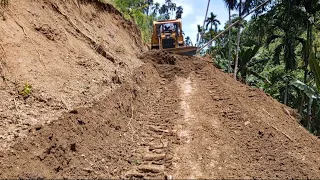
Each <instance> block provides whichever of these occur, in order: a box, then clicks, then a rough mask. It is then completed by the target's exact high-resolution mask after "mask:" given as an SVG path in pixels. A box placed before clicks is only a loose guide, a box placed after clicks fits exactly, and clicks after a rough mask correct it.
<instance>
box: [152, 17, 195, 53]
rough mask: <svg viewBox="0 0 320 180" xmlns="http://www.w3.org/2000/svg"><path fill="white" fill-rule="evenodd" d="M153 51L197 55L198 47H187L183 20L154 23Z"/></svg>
mask: <svg viewBox="0 0 320 180" xmlns="http://www.w3.org/2000/svg"><path fill="white" fill-rule="evenodd" d="M151 49H162V50H166V51H169V52H173V53H178V54H187V55H195V54H196V49H197V48H196V47H186V45H185V41H184V36H183V33H182V22H181V19H176V20H164V21H154V22H153V33H152V40H151Z"/></svg>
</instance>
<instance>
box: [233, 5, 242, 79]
mask: <svg viewBox="0 0 320 180" xmlns="http://www.w3.org/2000/svg"><path fill="white" fill-rule="evenodd" d="M238 9H239V18H240V22H239V24H238V35H237V36H238V37H237V50H236V62H235V65H234V74H233V78H234V79H235V80H237V73H238V64H239V52H240V37H241V25H240V23H241V1H240V4H239V7H238Z"/></svg>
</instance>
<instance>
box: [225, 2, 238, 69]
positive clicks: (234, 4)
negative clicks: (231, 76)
mask: <svg viewBox="0 0 320 180" xmlns="http://www.w3.org/2000/svg"><path fill="white" fill-rule="evenodd" d="M224 2H225V4H226V6H227V7H228V10H229V25H231V11H232V10H234V9H235V7H236V6H237V0H224ZM228 46H229V56H228V60H229V64H228V73H230V72H231V52H232V45H231V28H230V29H229V36H228Z"/></svg>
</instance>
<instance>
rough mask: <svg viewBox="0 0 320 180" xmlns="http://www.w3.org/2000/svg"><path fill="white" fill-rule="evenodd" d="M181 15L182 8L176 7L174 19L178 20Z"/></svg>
mask: <svg viewBox="0 0 320 180" xmlns="http://www.w3.org/2000/svg"><path fill="white" fill-rule="evenodd" d="M182 14H183V8H182V6H179V7H177V11H176V19H180V18H181V17H182Z"/></svg>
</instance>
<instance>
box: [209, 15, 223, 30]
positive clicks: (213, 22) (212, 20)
mask: <svg viewBox="0 0 320 180" xmlns="http://www.w3.org/2000/svg"><path fill="white" fill-rule="evenodd" d="M205 22H206V29H207V30H208V27H209V26H210V30H213V29H212V26H214V27H215V29H214V30H215V32H217V31H218V25H220V24H221V23H220V21H219V20H217V15H215V14H213V12H211V13H210V16H209V17H207V19H206V21H205Z"/></svg>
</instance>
